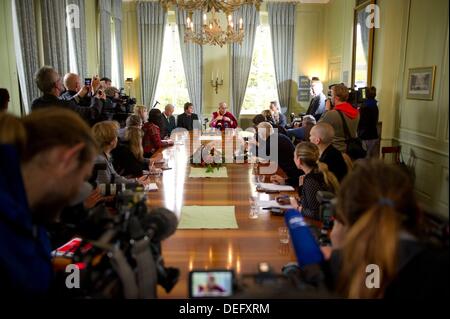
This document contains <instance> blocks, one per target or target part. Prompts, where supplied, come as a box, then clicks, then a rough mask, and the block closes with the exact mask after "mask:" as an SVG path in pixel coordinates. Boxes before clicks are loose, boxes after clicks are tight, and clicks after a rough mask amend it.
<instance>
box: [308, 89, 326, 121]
mask: <svg viewBox="0 0 450 319" xmlns="http://www.w3.org/2000/svg"><path fill="white" fill-rule="evenodd" d="M325 100H326V97H325V94H323V93H321V94H319V95H317V96H315V97H313V98H312V100H311V102H310V103H309V107H308V110H307V111H306V114H308V115H312V116H314V117H315V118H316V120H318V119H320V116H321V115H322V114H323V112H325Z"/></svg>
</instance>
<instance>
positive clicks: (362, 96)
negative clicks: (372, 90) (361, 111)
mask: <svg viewBox="0 0 450 319" xmlns="http://www.w3.org/2000/svg"><path fill="white" fill-rule="evenodd" d="M366 90H367V87H363V88H358V89H357V90H355V89H351V88H350V89H349V90H348V91H349V95H348V100H347V102H348V103H350V104H351V105H353V107H358V106H360V105H361V104H362V103H364V101H365V100H366V99H367V97H366Z"/></svg>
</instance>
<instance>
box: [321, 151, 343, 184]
mask: <svg viewBox="0 0 450 319" xmlns="http://www.w3.org/2000/svg"><path fill="white" fill-rule="evenodd" d="M319 161H321V162H322V163H325V164H327V165H328V169H329V170H330V172H332V173H333V174H334V176H336V178H337V180H338V181H339V182H341V181H342V179H343V178H344V177H345V175H347V164H346V163H345V160H344V157H343V156H342V153H341V152H339V151H338V150H337V149H336V148H335V147H334V146H333V145H331V144H330V145H329V146H328V147H327V148H326V149H325V151H323V153H322V155H321V156H320V159H319Z"/></svg>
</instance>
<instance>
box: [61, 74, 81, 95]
mask: <svg viewBox="0 0 450 319" xmlns="http://www.w3.org/2000/svg"><path fill="white" fill-rule="evenodd" d="M64 87H65V88H66V90H67V91H75V92H78V91H79V90H80V89H81V83H80V77H79V75H78V74H75V73H67V74H66V75H65V76H64Z"/></svg>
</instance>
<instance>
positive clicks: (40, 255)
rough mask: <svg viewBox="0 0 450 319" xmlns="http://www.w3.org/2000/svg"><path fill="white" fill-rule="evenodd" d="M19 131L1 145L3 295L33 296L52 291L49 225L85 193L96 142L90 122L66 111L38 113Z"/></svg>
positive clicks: (18, 125)
mask: <svg viewBox="0 0 450 319" xmlns="http://www.w3.org/2000/svg"><path fill="white" fill-rule="evenodd" d="M20 122H21V123H20ZM8 126H9V129H10V128H12V126H10V125H8ZM8 126H3V125H2V126H0V132H2V131H3V130H4V129H6V128H8ZM15 127H16V128H15V129H14V130H15V132H16V133H17V135H16V137H15V138H14V139H9V141H7V140H6V138H5V139H3V137H2V140H1V141H0V144H2V145H1V146H0V153H1V156H0V159H1V161H0V172H1V174H0V265H1V270H2V271H1V272H0V295H2V296H6V297H8V298H11V297H19V296H20V297H25V298H30V297H36V296H45V295H47V293H48V291H49V288H50V286H51V283H52V281H53V271H52V265H51V256H50V252H51V247H50V243H49V238H48V234H47V229H46V226H47V225H48V224H49V223H51V222H54V221H55V220H56V219H58V217H59V215H60V212H61V210H62V209H63V208H64V207H65V206H66V205H68V204H69V203H70V201H72V200H73V199H74V198H75V197H76V196H77V194H78V193H79V192H80V189H81V187H82V185H83V182H84V180H85V179H87V178H88V177H89V175H90V174H91V171H92V165H93V162H94V158H95V155H96V153H97V144H96V142H95V140H94V138H93V136H92V134H91V131H90V129H89V127H88V126H87V125H86V123H85V122H84V121H83V120H82V119H81V118H80V117H79V116H78V115H76V114H74V113H73V112H72V111H69V110H65V109H63V108H58V107H53V108H51V107H48V108H45V109H42V110H37V111H35V112H32V113H31V114H30V115H28V116H26V117H25V118H23V119H22V120H17V121H16V124H15ZM23 132H25V135H24V134H23ZM2 133H3V132H2ZM0 136H3V134H0ZM4 143H9V145H5V144H4ZM11 143H12V144H11ZM20 144H22V145H23V148H22V152H21V153H20V155H19V154H18V152H17V147H19V149H20Z"/></svg>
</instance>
